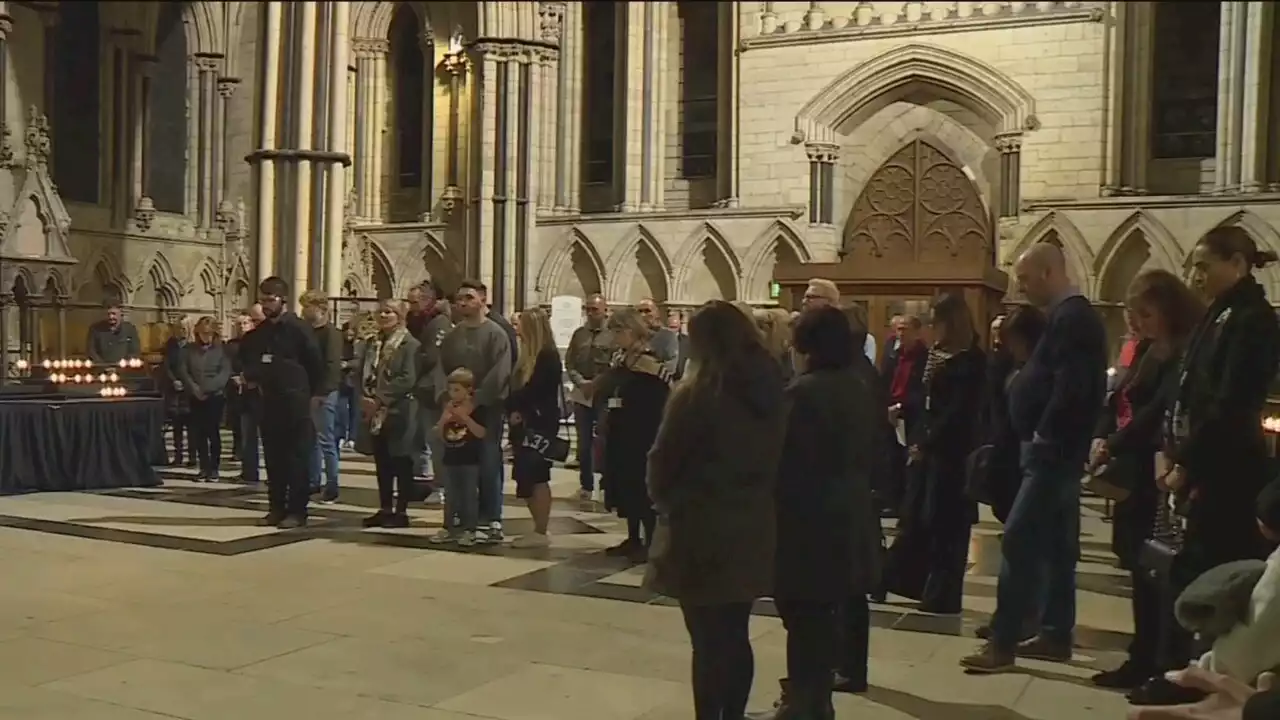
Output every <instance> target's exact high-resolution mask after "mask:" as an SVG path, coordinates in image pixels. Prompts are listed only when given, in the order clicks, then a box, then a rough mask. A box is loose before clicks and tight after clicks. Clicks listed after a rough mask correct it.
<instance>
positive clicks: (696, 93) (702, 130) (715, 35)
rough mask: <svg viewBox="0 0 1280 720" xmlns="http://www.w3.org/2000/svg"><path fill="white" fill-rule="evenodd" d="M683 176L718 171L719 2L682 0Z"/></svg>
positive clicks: (681, 164) (688, 176)
mask: <svg viewBox="0 0 1280 720" xmlns="http://www.w3.org/2000/svg"><path fill="white" fill-rule="evenodd" d="M677 9H678V10H679V17H680V106H679V118H680V176H681V177H684V178H703V177H712V176H714V175H715V174H716V138H717V134H718V133H717V115H718V112H719V98H718V96H719V72H720V71H719V65H720V44H719V38H720V5H719V3H711V2H681V3H679V5H678V7H677Z"/></svg>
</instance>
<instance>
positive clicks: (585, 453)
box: [573, 403, 596, 492]
mask: <svg viewBox="0 0 1280 720" xmlns="http://www.w3.org/2000/svg"><path fill="white" fill-rule="evenodd" d="M573 427H574V429H575V430H577V435H578V438H577V439H578V484H579V485H581V486H582V489H583V490H587V491H589V492H595V489H596V474H595V467H594V465H595V447H594V445H595V434H596V410H595V408H593V407H591V406H589V405H582V404H580V403H574V404H573Z"/></svg>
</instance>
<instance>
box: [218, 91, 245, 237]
mask: <svg viewBox="0 0 1280 720" xmlns="http://www.w3.org/2000/svg"><path fill="white" fill-rule="evenodd" d="M239 85H240V78H233V77H222V78H218V99H219V104H218V113H217V115H216V116H215V118H214V119H215V122H214V127H215V129H214V140H215V141H216V142H217V144H218V146H217V150H216V151H215V152H214V154H213V166H214V168H213V169H214V177H215V178H216V180H217V182H216V183H215V185H214V187H215V188H216V189H217V200H218V210H219V212H221V211H222V210H223V208H224V206H226V205H228V204H229V203H230V201H231V173H230V172H228V171H227V169H228V167H230V158H228V157H227V150H228V148H230V146H231V143H230V139H229V138H228V137H227V128H229V127H230V126H231V122H230V119H231V118H230V116H231V96H232V95H233V94H235V91H236V87H238V86H239Z"/></svg>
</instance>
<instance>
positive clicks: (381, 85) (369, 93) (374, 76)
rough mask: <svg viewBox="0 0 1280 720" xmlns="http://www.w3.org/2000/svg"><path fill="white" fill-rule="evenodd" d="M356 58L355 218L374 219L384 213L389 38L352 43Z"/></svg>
mask: <svg viewBox="0 0 1280 720" xmlns="http://www.w3.org/2000/svg"><path fill="white" fill-rule="evenodd" d="M351 49H352V51H353V53H354V54H355V58H356V62H355V65H356V96H355V102H356V122H355V143H356V145H355V148H354V150H355V156H356V157H358V158H360V159H361V160H362V162H361V164H360V166H359V167H357V168H356V177H355V191H356V208H355V215H356V217H359V218H363V219H368V220H374V219H380V218H381V217H382V214H383V189H384V178H383V174H382V169H383V167H384V165H385V163H386V148H385V139H384V137H383V129H384V128H385V127H386V125H387V109H386V108H387V53H388V52H389V51H390V50H391V44H390V43H389V42H388V41H387V40H386V39H370V38H360V39H358V40H355V41H354V42H353V43H352V48H351Z"/></svg>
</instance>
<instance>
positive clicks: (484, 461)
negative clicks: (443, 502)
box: [445, 410, 506, 527]
mask: <svg viewBox="0 0 1280 720" xmlns="http://www.w3.org/2000/svg"><path fill="white" fill-rule="evenodd" d="M485 420H486V422H485V430H487V431H488V432H487V433H486V435H485V436H484V445H483V446H482V447H481V449H480V525H481V527H487V526H489V525H491V524H493V523H501V522H502V486H503V485H504V484H505V482H506V480H505V478H504V477H503V475H502V472H503V469H502V420H503V418H502V413H501V412H499V411H496V410H495V411H493V412H492V415H491V417H488V418H486V419H485ZM452 472H453V471H452V469H450V470H449V472H448V473H446V474H451V473H452ZM450 482H452V479H450ZM445 494H446V496H447V495H448V490H446V491H445Z"/></svg>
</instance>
